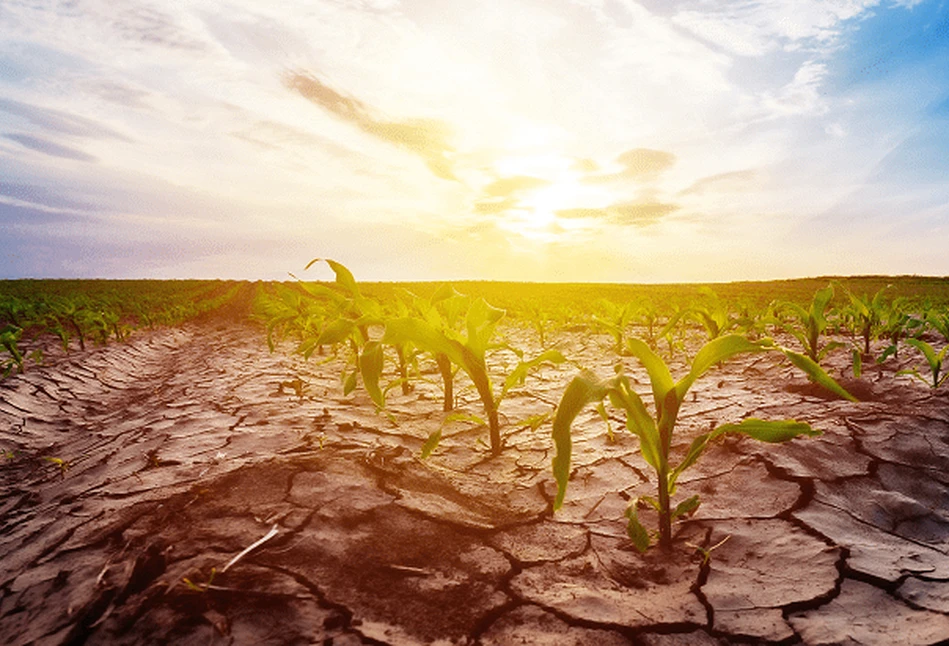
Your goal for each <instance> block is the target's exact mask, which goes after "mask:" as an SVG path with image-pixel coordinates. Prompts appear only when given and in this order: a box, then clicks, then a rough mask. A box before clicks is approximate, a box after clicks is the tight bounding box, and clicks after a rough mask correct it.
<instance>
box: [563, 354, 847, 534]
mask: <svg viewBox="0 0 949 646" xmlns="http://www.w3.org/2000/svg"><path fill="white" fill-rule="evenodd" d="M626 350H627V353H628V354H630V355H631V356H634V357H636V358H637V359H638V360H639V362H640V363H641V364H642V365H643V367H644V368H645V369H646V372H647V373H648V375H649V380H650V382H651V385H652V394H653V400H654V414H652V415H651V414H650V413H649V412H648V410H647V408H646V405H645V404H644V403H643V400H642V399H641V398H640V396H639V395H638V394H637V393H636V392H635V391H633V389H632V387H631V386H630V381H629V378H628V377H627V376H626V375H625V374H623V373H622V370H621V368H620V369H618V373H617V375H616V376H615V377H612V378H610V379H605V380H600V379H599V378H597V377H596V375H594V374H592V373H589V372H585V373H582V374H580V375H579V376H577V377H575V378H574V379H573V380H572V381H571V382H570V383H569V384H568V386H567V388H566V390H565V391H564V393H563V396H562V397H561V400H560V404H559V405H558V407H557V413H556V416H555V418H554V425H553V439H554V442H555V444H556V449H557V454H556V456H555V457H554V459H553V472H554V477H555V478H556V480H557V497H556V499H555V502H554V509H555V510H556V509H559V508H560V507H561V505H562V504H563V500H564V496H565V494H566V491H567V482H568V480H569V477H570V459H571V452H572V440H571V435H570V429H571V426H572V424H573V420H574V419H575V418H576V417H577V415H578V414H579V413H580V411H582V410H583V409H584V408H585V407H586V406H587V405H589V404H597V405H599V404H601V403H602V402H603V401H604V400H606V399H608V400H609V402H610V404H611V405H612V406H613V407H614V408H618V409H621V410H623V411H624V412H625V413H626V426H627V428H628V429H629V430H630V431H631V432H632V433H634V434H635V435H636V436H637V437H638V438H639V443H640V451H641V453H642V456H643V459H644V460H645V461H646V462H647V463H648V464H649V466H650V467H652V468H653V470H654V471H655V473H656V479H657V490H658V497H657V498H653V497H651V496H645V497H643V498H641V499H639V500H634V501H633V502H632V504H630V506H629V508H628V509H627V511H626V515H627V519H628V522H627V527H626V529H627V534H628V535H629V537H630V539H631V540H632V541H633V544H634V545H635V547H636V548H637V549H638V550H640V551H645V550H646V549H647V548H648V547H649V545H650V543H651V542H652V538H651V536H650V534H649V532H648V531H647V530H646V529H645V527H644V526H643V525H642V524H641V523H640V521H639V518H638V513H637V507H638V504H639V503H640V502H642V503H644V504H648V505H649V506H651V507H653V508H654V509H655V510H656V511H657V512H658V514H659V532H658V533H659V545H660V546H661V547H662V548H663V549H669V548H671V546H672V521H673V520H675V519H676V518H678V517H681V516H685V515H689V514H691V513H693V512H694V511H695V510H696V509H697V508H698V505H699V498H698V496H692V497H691V498H689V499H687V500H684V501H682V502H680V503H679V504H678V505H676V506H675V507H672V506H671V498H672V496H673V495H674V494H675V491H676V482H677V480H678V478H679V476H680V475H681V473H682V472H683V471H684V470H685V469H687V468H688V467H690V466H691V465H693V464H695V462H696V461H697V460H698V459H699V457H701V455H702V453H703V452H704V451H705V449H706V447H707V446H708V444H709V443H710V442H711V441H713V440H715V439H716V438H718V437H721V436H723V435H725V434H730V433H735V434H741V435H747V436H749V437H752V438H754V439H757V440H760V441H764V442H785V441H787V440H790V439H793V438H795V437H797V436H799V435H817V434H818V431H815V430H814V429H812V428H811V427H810V426H809V425H808V424H806V423H803V422H797V421H794V420H783V421H765V420H760V419H753V418H749V419H745V420H743V421H741V422H739V423H737V424H724V425H721V426H718V427H717V428H714V429H713V430H712V431H710V432H708V433H703V434H702V435H699V436H698V437H696V438H695V439H694V440H693V441H692V443H691V446H690V447H689V449H688V451H687V452H686V454H685V456H684V457H683V458H682V459H681V461H679V462H678V464H675V465H674V464H672V463H671V461H670V457H671V451H672V440H673V435H674V431H675V425H676V420H677V418H678V415H679V409H680V407H681V405H682V403H683V402H684V401H685V396H686V393H687V392H688V391H689V389H690V388H691V387H692V385H693V384H694V383H695V381H696V380H697V379H699V378H700V377H701V376H702V375H704V374H705V373H706V372H708V371H709V370H710V369H711V368H713V367H714V366H716V365H718V364H720V363H723V362H724V361H726V360H728V359H729V358H731V357H733V356H735V355H738V354H742V353H750V352H764V351H779V352H782V353H783V354H785V356H787V358H788V359H790V360H791V362H792V363H793V364H794V365H795V366H797V367H798V368H801V369H802V370H804V371H805V373H807V375H808V376H809V377H810V378H811V379H812V380H813V381H815V382H817V383H818V384H820V385H822V386H823V387H825V388H827V389H829V390H831V391H832V392H834V393H836V394H838V395H839V396H841V397H844V398H846V399H849V400H851V401H856V400H855V399H854V398H853V396H851V395H850V394H849V393H848V392H847V391H846V390H844V389H843V388H841V387H840V385H839V384H837V382H835V381H834V380H833V379H832V378H831V377H830V376H829V375H827V374H826V373H825V372H824V371H823V370H822V369H821V368H820V366H818V365H817V363H816V362H814V361H813V360H811V359H810V358H809V357H807V356H805V355H802V354H799V353H797V352H794V351H792V350H788V349H786V348H782V347H780V346H776V345H774V344H772V343H771V342H770V341H762V342H752V341H749V340H748V339H746V338H745V337H743V336H739V335H726V336H721V337H718V338H716V339H713V340H711V341H709V342H708V343H706V344H705V345H704V346H703V347H702V348H701V349H700V350H699V351H698V353H697V354H696V355H695V359H694V360H693V361H692V364H691V368H690V369H689V372H688V373H687V374H686V375H685V376H684V377H682V378H681V379H679V380H678V381H674V380H673V378H672V375H671V373H670V372H669V368H668V366H667V365H666V364H665V362H663V360H662V359H661V358H660V357H659V356H658V355H657V354H656V353H654V352H653V351H652V349H650V347H649V346H648V345H647V344H646V343H645V342H643V341H642V340H640V339H630V340H629V341H628V342H627V345H626ZM601 414H602V413H601Z"/></svg>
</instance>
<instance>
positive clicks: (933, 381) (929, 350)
mask: <svg viewBox="0 0 949 646" xmlns="http://www.w3.org/2000/svg"><path fill="white" fill-rule="evenodd" d="M906 343H908V344H909V345H911V346H913V347H914V348H916V349H917V350H919V351H920V353H921V354H922V355H923V356H924V357H925V358H926V363H927V364H928V365H929V374H930V377H931V378H930V379H927V378H926V377H924V376H923V375H921V374H920V373H919V369H918V368H913V369H912V370H900V371H899V372H897V374H900V375H911V376H913V377H915V378H916V379H919V380H920V381H922V382H923V383H926V384H929V386H930V388H939V386H941V385H942V383H943V382H944V381H946V379H947V378H949V372H946V373H945V374H943V372H942V370H943V362H944V361H945V359H946V353H947V352H949V345H947V346H946V347H944V348H943V349H942V350H940V351H939V352H936V350H935V348H933V347H932V346H931V345H930V344H928V343H926V342H925V341H923V340H922V339H906Z"/></svg>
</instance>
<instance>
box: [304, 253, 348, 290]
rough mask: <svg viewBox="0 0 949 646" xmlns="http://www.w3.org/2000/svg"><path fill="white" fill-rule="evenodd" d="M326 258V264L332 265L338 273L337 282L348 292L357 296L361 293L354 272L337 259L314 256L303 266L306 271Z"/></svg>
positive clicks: (334, 271)
mask: <svg viewBox="0 0 949 646" xmlns="http://www.w3.org/2000/svg"><path fill="white" fill-rule="evenodd" d="M321 260H324V261H325V262H326V264H328V265H329V266H330V268H331V269H332V270H333V273H335V274H336V284H337V285H339V286H340V287H342V288H343V289H345V290H346V291H347V292H349V293H350V294H352V295H353V296H356V295H358V294H359V287H358V286H357V285H356V279H355V277H353V274H352V272H351V271H349V269H347V268H346V267H345V266H344V265H343V264H342V263H338V262H336V261H335V260H330V259H329V258H314V259H313V260H311V261H310V262H308V263H307V265H306V267H304V268H303V270H304V271H306V270H307V269H309V268H310V267H312V266H313V265H315V264H316V263H318V262H319V261H321Z"/></svg>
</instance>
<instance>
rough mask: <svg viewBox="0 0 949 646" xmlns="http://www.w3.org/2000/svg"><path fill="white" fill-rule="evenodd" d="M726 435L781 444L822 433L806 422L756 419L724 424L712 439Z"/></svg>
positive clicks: (713, 434)
mask: <svg viewBox="0 0 949 646" xmlns="http://www.w3.org/2000/svg"><path fill="white" fill-rule="evenodd" d="M725 433H740V434H742V435H747V436H748V437H751V438H754V439H756V440H758V441H760V442H770V443H779V442H787V441H788V440H793V439H794V438H795V437H798V436H799V435H807V436H808V437H815V436H817V435H820V434H821V432H820V431H818V430H816V429H814V428H811V425H810V424H807V423H806V422H798V421H795V420H793V419H787V420H762V419H757V418H754V417H749V418H748V419H745V420H742V421H741V422H740V423H738V424H723V425H721V426H719V427H718V428H716V429H715V430H714V431H712V433H711V435H712V437H718V436H719V435H724V434H725Z"/></svg>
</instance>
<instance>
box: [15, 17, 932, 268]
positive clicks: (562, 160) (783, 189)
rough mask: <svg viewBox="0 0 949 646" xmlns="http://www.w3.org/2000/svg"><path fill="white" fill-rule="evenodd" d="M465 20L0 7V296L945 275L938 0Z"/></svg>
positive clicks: (464, 18) (474, 18) (461, 18)
mask: <svg viewBox="0 0 949 646" xmlns="http://www.w3.org/2000/svg"><path fill="white" fill-rule="evenodd" d="M488 6H489V5H485V4H484V3H480V2H468V1H459V2H452V3H444V2H435V1H433V0H424V1H421V0H416V1H399V0H333V1H306V2H304V1H303V0H299V1H287V2H281V3H269V2H262V1H260V0H203V1H201V2H197V1H194V2H188V1H186V0H180V1H175V2H171V1H169V0H161V1H148V0H127V1H125V2H122V3H113V2H108V1H106V0H75V1H71V2H65V1H57V0H4V1H3V2H2V3H0V223H2V227H3V236H2V237H0V277H4V278H17V277H109V278H117V277H149V278H182V277H220V278H252V279H256V278H262V279H282V278H285V277H286V276H287V272H294V273H297V274H299V273H300V272H301V271H302V269H303V267H304V266H305V265H306V263H307V262H308V261H309V260H310V259H312V258H314V257H329V258H334V259H336V260H339V261H340V262H343V263H344V264H346V265H348V266H349V267H350V268H351V269H352V270H353V271H354V273H355V275H356V276H357V278H358V279H362V280H442V279H463V278H472V279H506V280H544V281H609V282H670V281H726V280H742V279H769V278H786V277H797V276H813V275H823V274H842V275H852V274H925V275H949V253H946V243H947V241H949V155H947V154H946V152H947V151H949V3H947V2H946V1H943V0H921V1H920V0H902V1H891V2H886V1H883V2H877V1H872V0H849V1H848V2H819V1H817V0H768V1H760V2H758V1H755V0H745V1H742V2H719V1H716V0H686V1H683V2H676V3H668V2H664V1H660V0H643V1H641V2H635V1H633V0H574V1H568V0H564V1H562V2H556V3H555V2H549V1H546V0H510V1H509V2H505V3H495V4H494V5H490V9H488V8H486V7H488ZM320 277H322V276H320Z"/></svg>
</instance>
